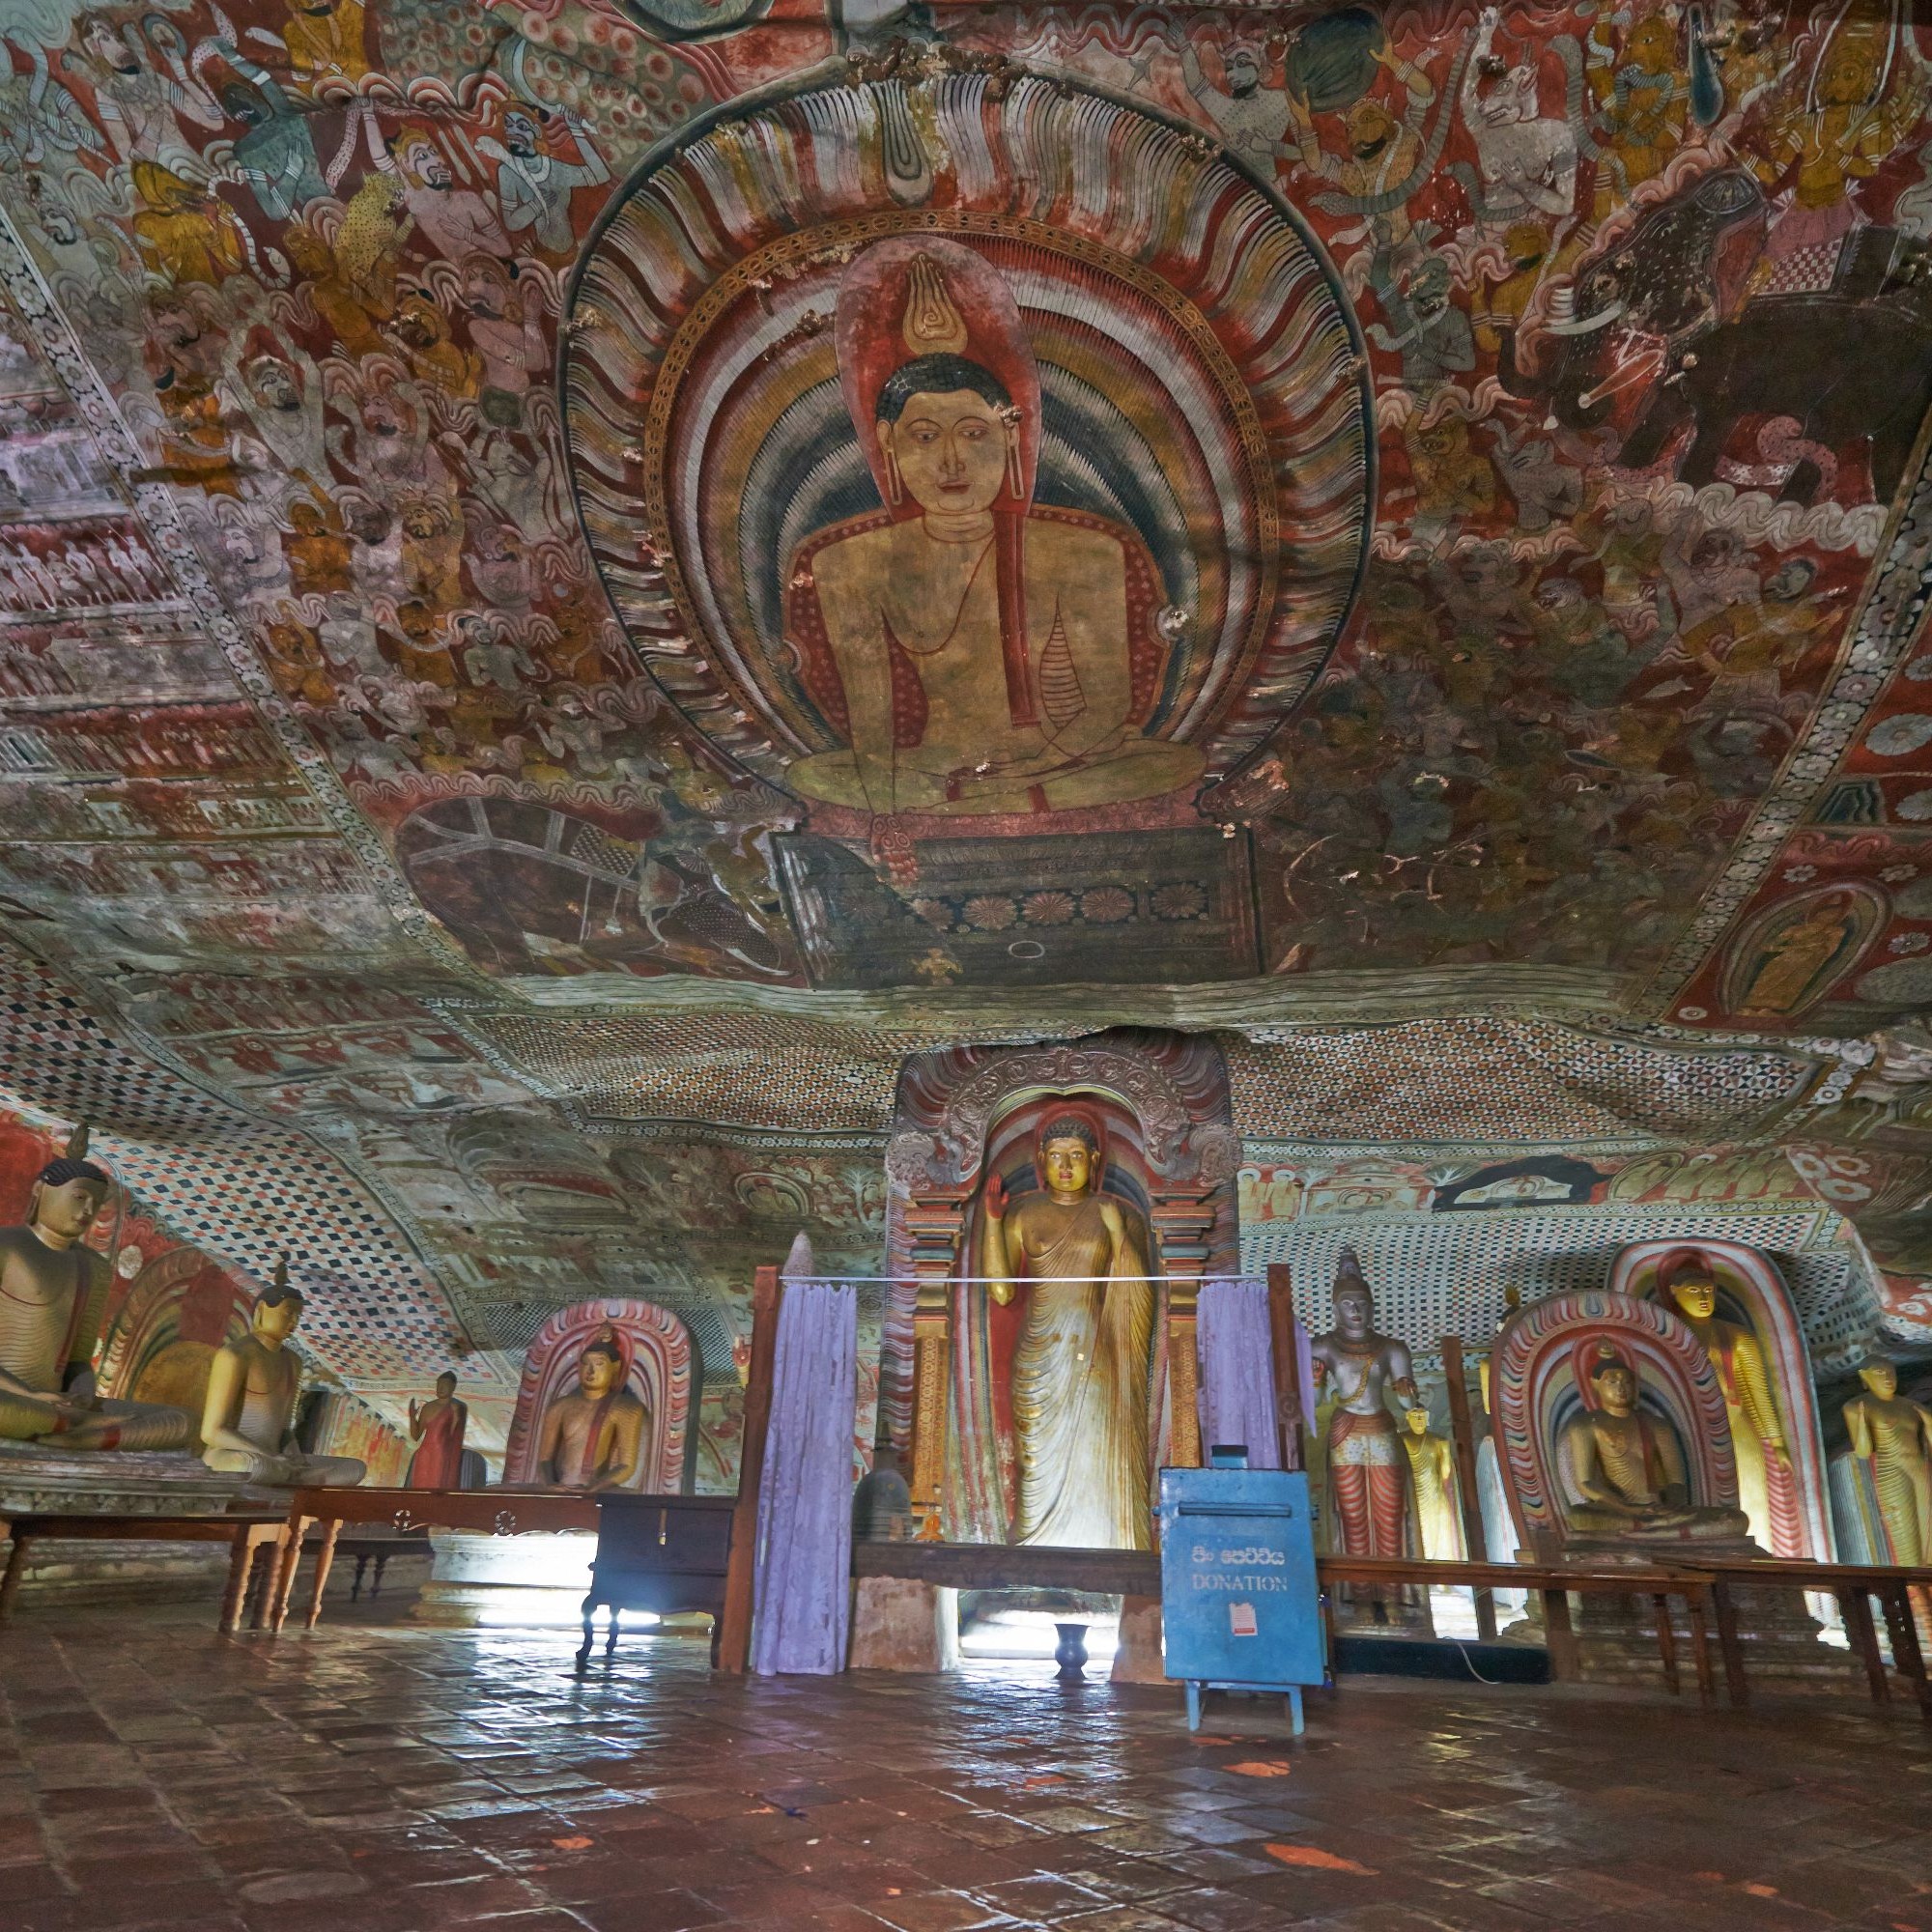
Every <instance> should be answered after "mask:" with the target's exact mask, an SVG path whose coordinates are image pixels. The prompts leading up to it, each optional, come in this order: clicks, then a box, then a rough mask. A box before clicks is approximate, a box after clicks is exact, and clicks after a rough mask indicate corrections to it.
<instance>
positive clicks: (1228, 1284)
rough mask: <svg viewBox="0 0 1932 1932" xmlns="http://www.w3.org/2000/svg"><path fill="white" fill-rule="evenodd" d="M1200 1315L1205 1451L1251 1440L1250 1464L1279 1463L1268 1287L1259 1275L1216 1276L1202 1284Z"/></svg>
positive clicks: (1268, 1466) (1198, 1341) (1272, 1465)
mask: <svg viewBox="0 0 1932 1932" xmlns="http://www.w3.org/2000/svg"><path fill="white" fill-rule="evenodd" d="M1196 1321H1197V1326H1196V1329H1195V1339H1196V1346H1197V1347H1198V1348H1199V1350H1200V1353H1201V1453H1202V1454H1203V1455H1204V1456H1205V1455H1206V1454H1207V1453H1208V1449H1209V1448H1210V1447H1211V1446H1212V1445H1213V1444H1214V1443H1216V1442H1245V1443H1246V1444H1247V1445H1248V1467H1249V1468H1251V1469H1279V1468H1280V1467H1281V1434H1280V1431H1279V1429H1278V1428H1277V1427H1276V1424H1275V1419H1274V1371H1273V1363H1272V1350H1271V1345H1270V1342H1269V1339H1268V1298H1267V1289H1266V1287H1265V1286H1264V1284H1263V1283H1261V1282H1259V1281H1210V1282H1208V1283H1207V1284H1206V1285H1205V1286H1204V1287H1203V1288H1202V1290H1201V1296H1200V1300H1199V1302H1198V1304H1197V1314H1196Z"/></svg>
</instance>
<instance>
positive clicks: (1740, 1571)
mask: <svg viewBox="0 0 1932 1932" xmlns="http://www.w3.org/2000/svg"><path fill="white" fill-rule="evenodd" d="M1701 1567H1702V1568H1703V1569H1704V1570H1706V1571H1707V1572H1709V1573H1710V1575H1711V1577H1712V1579H1713V1581H1714V1583H1715V1585H1716V1591H1715V1595H1716V1603H1717V1615H1718V1628H1719V1632H1720V1633H1721V1632H1723V1631H1725V1630H1726V1629H1728V1630H1729V1631H1730V1633H1731V1640H1732V1641H1733V1642H1735V1640H1736V1630H1737V1609H1736V1605H1735V1604H1734V1603H1733V1601H1732V1598H1731V1592H1732V1590H1734V1589H1740V1590H1750V1589H1766V1590H1804V1591H1806V1592H1812V1593H1816V1594H1818V1595H1822V1596H1833V1597H1836V1598H1837V1600H1838V1609H1839V1613H1840V1614H1841V1615H1842V1616H1843V1617H1844V1620H1845V1634H1846V1636H1847V1637H1848V1638H1850V1640H1851V1646H1852V1649H1853V1652H1854V1653H1855V1654H1856V1655H1857V1657H1858V1659H1859V1661H1860V1662H1861V1663H1862V1664H1863V1665H1864V1667H1865V1681H1866V1682H1867V1683H1868V1684H1869V1686H1870V1687H1871V1694H1872V1701H1873V1703H1875V1704H1887V1703H1889V1702H1890V1701H1891V1683H1890V1680H1889V1678H1888V1677H1887V1675H1886V1669H1885V1659H1884V1658H1883V1657H1881V1656H1880V1655H1879V1648H1878V1632H1877V1630H1876V1629H1875V1628H1874V1626H1873V1624H1872V1613H1871V1599H1872V1598H1873V1597H1876V1598H1877V1599H1878V1600H1879V1605H1880V1607H1881V1608H1882V1609H1883V1610H1884V1612H1885V1623H1886V1629H1887V1631H1888V1633H1889V1634H1890V1637H1891V1661H1892V1663H1893V1665H1894V1667H1895V1668H1896V1669H1897V1671H1898V1674H1899V1675H1900V1676H1901V1677H1903V1678H1904V1679H1905V1680H1906V1681H1907V1683H1909V1684H1910V1685H1911V1686H1912V1690H1913V1694H1914V1695H1915V1696H1916V1697H1917V1698H1918V1710H1919V1714H1920V1716H1922V1717H1923V1718H1924V1719H1925V1721H1926V1722H1927V1723H1928V1724H1932V1685H1928V1684H1927V1682H1926V1678H1925V1658H1924V1654H1923V1652H1922V1650H1921V1649H1920V1647H1919V1642H1918V1626H1917V1625H1916V1624H1915V1623H1914V1622H1913V1618H1912V1592H1913V1591H1914V1590H1926V1591H1932V1569H1920V1570H1912V1569H1900V1568H1893V1567H1889V1566H1886V1565H1880V1564H1864V1563H1805V1562H1800V1561H1798V1560H1797V1559H1796V1558H1789V1557H1760V1558H1755V1559H1752V1560H1750V1561H1738V1562H1710V1561H1704V1562H1702V1564H1701ZM1740 1676H1741V1677H1742V1670H1741V1671H1740ZM1748 1695H1749V1691H1748V1688H1746V1689H1745V1690H1744V1694H1743V1695H1739V1694H1737V1693H1736V1692H1734V1693H1733V1696H1732V1701H1733V1702H1734V1703H1740V1704H1741V1703H1743V1702H1745V1701H1746V1698H1747V1696H1748Z"/></svg>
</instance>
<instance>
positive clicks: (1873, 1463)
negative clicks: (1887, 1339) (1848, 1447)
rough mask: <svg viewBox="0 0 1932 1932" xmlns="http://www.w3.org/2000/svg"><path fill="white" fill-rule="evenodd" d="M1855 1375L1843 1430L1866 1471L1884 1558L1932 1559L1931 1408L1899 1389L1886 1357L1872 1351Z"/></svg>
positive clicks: (1918, 1562)
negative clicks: (1859, 1388)
mask: <svg viewBox="0 0 1932 1932" xmlns="http://www.w3.org/2000/svg"><path fill="white" fill-rule="evenodd" d="M1859 1379H1860V1381H1861V1382H1863V1383H1864V1393H1863V1394H1862V1395H1855V1396H1854V1397H1853V1398H1852V1399H1851V1401H1850V1402H1848V1403H1847V1404H1846V1405H1845V1410H1844V1414H1845V1430H1846V1433H1847V1434H1848V1435H1850V1436H1851V1440H1852V1454H1853V1455H1854V1456H1857V1457H1859V1458H1860V1459H1861V1461H1862V1462H1863V1463H1864V1464H1865V1467H1866V1469H1867V1470H1868V1472H1869V1474H1870V1477H1871V1486H1872V1492H1873V1494H1874V1496H1875V1497H1876V1498H1877V1501H1878V1517H1879V1526H1880V1527H1881V1529H1882V1530H1883V1532H1884V1537H1885V1553H1884V1560H1885V1561H1886V1562H1889V1563H1897V1564H1901V1565H1911V1566H1918V1565H1923V1564H1927V1563H1932V1409H1927V1408H1925V1407H1923V1406H1921V1405H1919V1404H1918V1403H1916V1402H1911V1401H1909V1400H1907V1398H1905V1397H1904V1396H1902V1395H1900V1394H1899V1392H1898V1371H1897V1370H1896V1369H1894V1368H1893V1367H1892V1365H1891V1364H1890V1363H1889V1362H1887V1361H1883V1360H1880V1359H1878V1358H1876V1357H1874V1358H1873V1359H1872V1360H1871V1361H1869V1362H1867V1363H1866V1364H1865V1365H1864V1367H1863V1368H1861V1370H1860V1371H1859Z"/></svg>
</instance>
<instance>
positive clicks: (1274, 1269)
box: [1267, 1262, 1307, 1469]
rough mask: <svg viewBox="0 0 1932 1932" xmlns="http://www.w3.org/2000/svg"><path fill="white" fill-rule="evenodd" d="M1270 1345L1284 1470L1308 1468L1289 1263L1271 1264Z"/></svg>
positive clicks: (1269, 1285) (1276, 1418) (1269, 1290)
mask: <svg viewBox="0 0 1932 1932" xmlns="http://www.w3.org/2000/svg"><path fill="white" fill-rule="evenodd" d="M1267 1291H1268V1341H1269V1344H1270V1348H1271V1352H1272V1353H1273V1356H1274V1419H1275V1422H1276V1425H1277V1427H1278V1430H1279V1433H1280V1436H1281V1443H1280V1448H1281V1466H1282V1467H1283V1468H1284V1469H1299V1468H1301V1467H1303V1466H1304V1464H1303V1458H1302V1453H1301V1431H1302V1427H1303V1425H1304V1424H1305V1422H1306V1420H1307V1418H1306V1417H1305V1416H1304V1415H1303V1414H1302V1412H1301V1365H1300V1357H1299V1351H1298V1350H1296V1349H1295V1346H1294V1295H1293V1281H1292V1279H1291V1277H1290V1275H1289V1271H1288V1264H1287V1263H1285V1262H1270V1263H1269V1264H1268V1271H1267Z"/></svg>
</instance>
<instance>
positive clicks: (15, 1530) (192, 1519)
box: [0, 1511, 285, 1632]
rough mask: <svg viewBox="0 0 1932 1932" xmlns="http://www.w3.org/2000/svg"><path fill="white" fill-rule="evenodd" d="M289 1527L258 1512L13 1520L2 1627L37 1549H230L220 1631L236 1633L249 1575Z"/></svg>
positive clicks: (0, 1584)
mask: <svg viewBox="0 0 1932 1932" xmlns="http://www.w3.org/2000/svg"><path fill="white" fill-rule="evenodd" d="M284 1522H285V1520H284V1519H283V1517H282V1516H281V1515H280V1514H274V1515H270V1514H268V1513H266V1512H259V1511H248V1512H245V1513H244V1512H235V1513H233V1514H230V1515H228V1516H213V1517H211V1516H47V1515H40V1516H15V1517H10V1518H8V1519H7V1520H6V1525H5V1526H6V1528H7V1529H8V1531H9V1532H10V1534H11V1535H12V1537H13V1548H12V1549H11V1550H10V1551H9V1553H8V1557H7V1568H6V1571H5V1573H4V1574H0V1623H5V1622H6V1621H7V1619H8V1618H9V1617H10V1616H11V1615H12V1614H13V1610H14V1598H15V1597H16V1596H17V1595H18V1594H19V1590H20V1579H21V1577H23V1576H25V1574H26V1568H27V1551H28V1549H29V1548H32V1546H33V1545H34V1544H36V1543H55V1542H58V1543H225V1544H227V1545H228V1547H229V1552H230V1553H229V1558H228V1582H227V1586H226V1588H225V1589H224V1590H223V1592H222V1597H221V1614H220V1619H219V1628H220V1629H221V1630H223V1631H224V1632H227V1631H233V1630H234V1629H236V1628H237V1626H238V1625H239V1624H240V1622H241V1605H242V1600H243V1598H244V1597H245V1595H246V1594H247V1588H248V1573H249V1570H250V1568H251V1567H252V1566H253V1564H254V1561H255V1557H256V1554H257V1552H258V1551H260V1550H263V1549H266V1548H269V1547H270V1546H271V1545H273V1544H274V1543H276V1542H277V1541H278V1540H279V1538H280V1537H281V1536H282V1534H283V1531H284Z"/></svg>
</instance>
